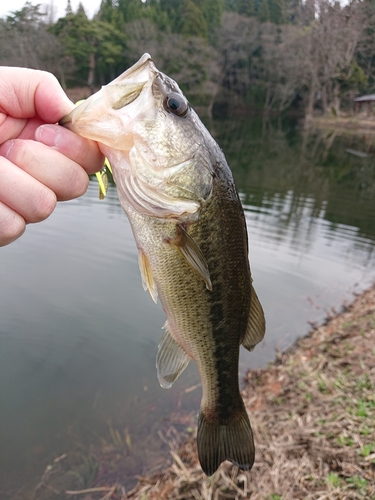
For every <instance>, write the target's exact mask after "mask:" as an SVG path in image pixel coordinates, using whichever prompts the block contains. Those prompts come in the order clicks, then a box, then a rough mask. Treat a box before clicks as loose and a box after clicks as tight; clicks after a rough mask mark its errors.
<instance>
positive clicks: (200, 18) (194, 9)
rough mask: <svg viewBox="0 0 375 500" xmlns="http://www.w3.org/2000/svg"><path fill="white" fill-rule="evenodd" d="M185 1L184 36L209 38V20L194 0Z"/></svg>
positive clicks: (182, 24)
mask: <svg viewBox="0 0 375 500" xmlns="http://www.w3.org/2000/svg"><path fill="white" fill-rule="evenodd" d="M183 3H184V5H183V11H182V19H181V28H180V30H181V34H182V35H184V36H198V37H201V38H207V22H206V20H205V18H204V15H203V12H202V10H201V9H200V8H199V7H198V6H197V5H196V4H195V3H194V1H193V0H184V2H183Z"/></svg>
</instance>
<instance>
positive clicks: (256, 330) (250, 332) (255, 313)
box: [241, 285, 266, 351]
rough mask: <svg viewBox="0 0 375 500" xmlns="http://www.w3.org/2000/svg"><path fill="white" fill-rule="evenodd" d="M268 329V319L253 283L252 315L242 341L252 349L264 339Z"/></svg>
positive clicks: (246, 347) (248, 348)
mask: <svg viewBox="0 0 375 500" xmlns="http://www.w3.org/2000/svg"><path fill="white" fill-rule="evenodd" d="M265 331H266V319H265V317H264V312H263V308H262V306H261V303H260V302H259V299H258V296H257V294H256V292H255V290H254V287H253V285H251V302H250V315H249V321H248V323H247V329H246V333H245V336H244V338H243V340H242V342H241V344H242V345H243V346H244V348H245V349H247V350H248V351H252V350H253V349H254V347H255V346H256V345H257V344H258V343H259V342H260V341H261V340H262V339H263V337H264V334H265Z"/></svg>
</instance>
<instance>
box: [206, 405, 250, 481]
mask: <svg viewBox="0 0 375 500" xmlns="http://www.w3.org/2000/svg"><path fill="white" fill-rule="evenodd" d="M197 445H198V458H199V462H200V464H201V467H202V470H203V472H204V473H205V474H206V475H207V476H212V474H213V473H214V472H215V471H216V470H217V468H218V467H219V465H220V464H221V463H222V462H224V460H229V461H230V462H232V463H233V464H234V465H236V466H237V467H239V468H240V469H242V470H250V469H251V467H252V466H253V463H254V458H255V448H254V438H253V431H252V430H251V426H250V421H249V417H248V416H247V413H246V410H245V407H243V409H242V411H241V413H240V415H239V416H236V418H235V419H233V421H232V422H230V423H228V424H227V425H220V424H214V423H210V422H209V421H208V420H207V419H206V417H205V415H204V413H201V414H200V415H199V422H198V435H197Z"/></svg>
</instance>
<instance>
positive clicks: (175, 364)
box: [156, 322, 190, 389]
mask: <svg viewBox="0 0 375 500" xmlns="http://www.w3.org/2000/svg"><path fill="white" fill-rule="evenodd" d="M163 328H164V333H163V336H162V338H161V341H160V344H159V346H158V353H157V355H156V369H157V375H158V379H159V383H160V385H161V386H162V387H163V388H164V389H169V388H170V387H172V385H173V383H174V381H175V380H176V379H177V378H178V377H179V375H180V374H181V373H182V372H183V371H184V370H185V368H186V367H187V365H188V364H189V361H190V357H189V356H188V355H187V354H186V352H185V351H184V350H183V349H182V347H180V345H179V344H178V343H177V342H176V341H175V340H174V338H173V337H172V335H171V332H170V329H169V326H168V322H166V323H165V325H164V327H163Z"/></svg>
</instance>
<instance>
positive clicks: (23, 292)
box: [0, 118, 375, 499]
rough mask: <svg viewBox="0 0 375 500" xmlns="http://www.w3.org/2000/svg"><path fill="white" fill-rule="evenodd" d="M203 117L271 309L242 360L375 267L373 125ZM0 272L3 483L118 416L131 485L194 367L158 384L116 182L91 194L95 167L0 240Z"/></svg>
mask: <svg viewBox="0 0 375 500" xmlns="http://www.w3.org/2000/svg"><path fill="white" fill-rule="evenodd" d="M208 126H209V128H210V129H211V131H212V133H213V135H214V136H215V138H216V139H217V141H218V143H219V144H220V145H221V147H222V148H223V149H224V152H225V153H226V156H227V159H228V163H229V165H230V166H231V168H232V170H233V173H234V177H235V180H236V184H237V188H238V191H239V193H240V196H241V200H242V202H243V205H244V208H245V212H246V220H247V224H248V232H249V239H250V263H251V268H252V273H253V278H254V286H255V288H256V290H257V293H258V295H259V298H260V300H261V302H262V304H263V307H264V310H265V314H266V319H267V333H266V337H265V339H264V341H263V342H262V343H261V344H260V345H259V346H258V347H257V348H256V349H255V351H254V352H253V353H248V352H245V351H244V350H242V351H243V352H242V353H241V362H240V370H241V373H242V374H243V373H245V371H246V369H248V368H250V367H257V368H258V367H264V366H265V365H266V364H267V363H268V362H269V361H271V360H273V359H274V357H275V351H276V350H278V349H280V350H284V349H286V348H288V347H289V346H290V345H291V344H292V343H293V342H294V341H295V340H296V338H298V337H299V336H302V335H305V334H306V333H307V332H308V331H309V329H310V322H322V321H323V320H324V318H326V317H327V315H328V314H329V313H330V312H332V310H333V309H332V308H335V309H336V310H339V309H340V307H341V306H342V305H343V303H345V302H350V301H351V300H352V299H353V296H354V295H353V294H355V293H357V292H360V291H362V290H363V289H365V288H366V287H368V286H369V285H370V284H371V283H372V282H373V281H374V279H375V268H374V264H375V252H374V249H375V182H374V180H375V156H374V151H375V146H374V144H375V136H371V135H369V136H365V135H358V136H349V135H340V133H338V132H329V131H327V132H319V131H312V132H310V133H303V131H302V130H301V129H300V128H299V127H298V125H297V123H292V122H290V120H289V121H288V122H285V123H284V122H283V121H282V120H279V121H277V122H271V121H268V122H266V121H263V122H262V121H261V120H260V119H259V120H258V119H254V120H252V121H249V120H246V121H245V120H239V119H237V118H236V119H235V120H229V119H228V120H221V121H213V122H210V123H208ZM0 280H1V283H2V286H1V288H0V401H1V425H0V497H1V498H2V499H8V498H9V499H10V498H12V499H18V498H20V499H26V498H27V499H28V498H45V497H44V496H42V494H41V493H40V492H41V489H39V490H37V492H35V491H34V488H35V487H36V486H37V485H38V483H39V481H40V477H41V475H42V474H43V471H44V470H45V467H46V466H47V465H48V464H50V463H52V461H53V459H54V458H56V457H59V456H60V455H62V454H64V453H67V454H69V453H73V452H76V450H77V449H79V450H80V451H81V452H82V454H86V455H87V454H88V450H89V449H90V447H91V446H93V443H94V444H97V443H102V444H103V443H104V444H105V443H108V442H111V436H112V438H113V434H114V432H116V430H119V432H121V436H122V440H123V441H124V442H126V443H127V445H128V452H127V454H128V456H129V457H128V458H129V460H128V462H127V464H128V465H127V467H126V470H125V471H124V474H125V475H126V476H128V480H129V484H131V482H132V481H133V480H134V475H135V474H139V473H142V472H144V471H145V469H147V468H149V467H150V466H153V465H155V464H157V463H160V462H161V461H166V460H167V457H168V450H167V447H166V446H165V445H164V444H163V442H162V439H161V438H160V436H159V434H158V431H160V430H162V431H163V430H165V429H167V428H168V427H169V426H171V425H175V426H177V428H183V427H184V420H183V418H182V417H181V415H183V414H185V413H186V414H187V413H191V412H192V411H194V412H198V408H199V401H200V388H199V387H198V388H196V389H195V390H191V391H189V390H188V391H186V389H189V388H193V389H194V386H195V385H197V384H198V383H199V378H198V375H197V372H196V370H195V367H194V366H193V363H191V364H190V365H189V367H188V369H187V370H186V372H185V373H184V374H183V375H182V376H181V377H180V379H179V380H178V381H177V382H176V384H175V386H174V387H173V388H172V389H171V390H169V391H165V390H163V389H162V388H160V387H159V385H158V383H157V379H156V370H155V355H156V350H157V345H158V342H159V340H160V337H161V333H162V331H161V326H162V325H163V323H164V320H165V318H164V313H163V312H162V310H161V308H160V306H158V305H155V304H154V303H153V302H152V300H151V298H150V296H149V295H148V293H146V292H144V291H143V288H142V285H141V279H140V274H139V270H138V262H137V252H136V248H135V244H134V241H133V237H132V234H131V230H130V227H129V223H128V221H127V219H126V216H125V214H124V213H123V211H122V209H121V207H120V205H119V202H118V200H117V196H116V190H115V188H114V187H113V186H112V187H111V188H110V190H109V194H108V196H107V197H106V198H105V200H104V201H99V200H98V187H97V183H96V181H95V180H92V181H91V182H90V186H89V189H88V192H87V193H86V194H85V196H83V197H82V198H80V199H78V200H74V201H72V202H67V203H61V204H59V206H58V208H57V209H56V211H55V212H54V214H53V215H52V216H51V217H50V218H49V219H48V220H47V221H45V222H44V223H42V224H37V225H32V226H29V227H28V229H27V231H26V234H25V235H24V236H23V237H22V238H21V239H19V240H18V241H17V242H15V243H13V244H12V245H10V246H8V247H5V248H2V249H0ZM178 426H180V427H178ZM39 493H40V494H39ZM51 498H52V497H51ZM53 498H55V496H54V497H53Z"/></svg>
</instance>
